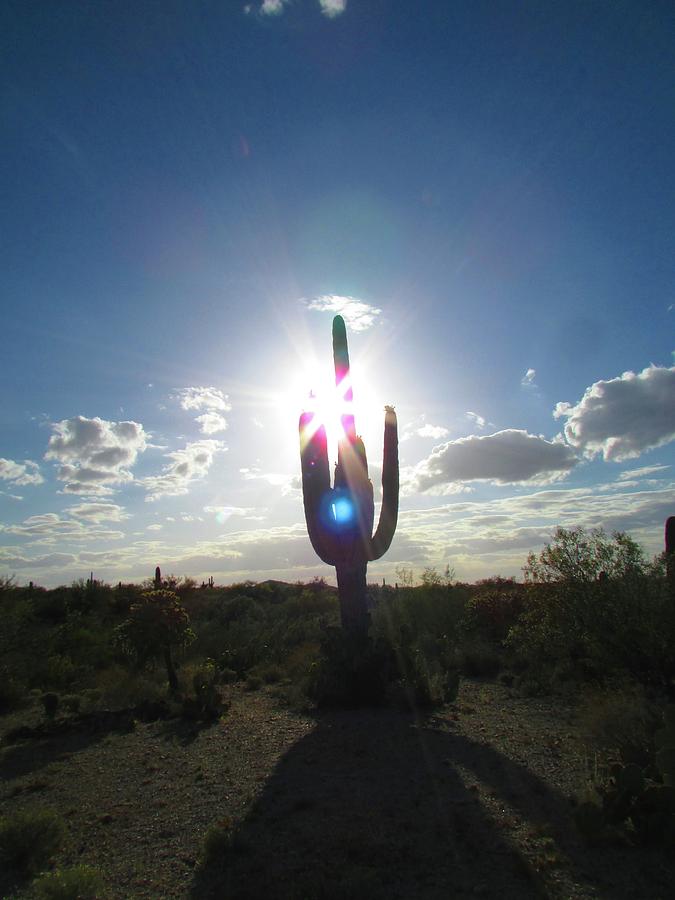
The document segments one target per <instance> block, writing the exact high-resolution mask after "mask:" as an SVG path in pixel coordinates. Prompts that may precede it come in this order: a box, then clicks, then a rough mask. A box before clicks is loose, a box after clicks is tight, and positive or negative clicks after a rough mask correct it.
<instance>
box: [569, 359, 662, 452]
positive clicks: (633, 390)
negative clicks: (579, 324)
mask: <svg viewBox="0 0 675 900" xmlns="http://www.w3.org/2000/svg"><path fill="white" fill-rule="evenodd" d="M553 415H554V417H555V418H556V419H561V418H565V419H567V422H566V423H565V428H564V432H565V439H566V440H567V442H568V443H569V444H570V445H571V446H572V447H574V448H575V449H577V450H580V451H582V453H584V455H585V456H587V457H594V456H597V455H599V454H602V456H603V458H604V459H605V460H607V461H613V462H621V461H622V460H626V459H635V458H636V457H638V456H640V455H641V454H642V453H644V452H645V451H646V450H651V449H653V448H654V447H661V446H662V445H663V444H667V443H669V442H670V441H672V440H675V366H674V367H673V368H670V369H667V368H663V367H658V366H649V367H648V368H646V369H643V370H642V372H640V373H639V374H637V375H636V374H635V373H634V372H624V374H623V375H620V376H619V377H618V378H612V379H610V380H609V381H596V382H595V383H594V384H592V385H591V386H590V387H589V388H586V392H585V393H584V396H583V397H582V398H581V400H579V402H578V403H576V404H575V405H574V406H572V405H571V404H570V403H558V405H557V406H556V408H555V411H554V413H553Z"/></svg>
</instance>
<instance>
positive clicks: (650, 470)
mask: <svg viewBox="0 0 675 900" xmlns="http://www.w3.org/2000/svg"><path fill="white" fill-rule="evenodd" d="M669 468H670V466H642V467H641V468H639V469H626V471H625V472H621V474H620V475H619V481H628V480H629V479H633V478H645V477H646V476H648V475H656V473H657V472H661V473H662V472H665V471H666V470H667V469H669Z"/></svg>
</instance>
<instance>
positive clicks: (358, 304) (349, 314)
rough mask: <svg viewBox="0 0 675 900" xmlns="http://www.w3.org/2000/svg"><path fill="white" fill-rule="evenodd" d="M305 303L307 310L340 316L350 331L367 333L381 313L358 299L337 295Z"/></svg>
mask: <svg viewBox="0 0 675 900" xmlns="http://www.w3.org/2000/svg"><path fill="white" fill-rule="evenodd" d="M305 303H306V304H307V309H312V310H316V311H317V312H330V313H333V314H334V315H340V316H342V318H343V319H344V320H345V323H346V324H347V325H348V326H349V327H350V328H351V330H352V331H367V330H368V329H369V328H371V327H372V326H373V325H374V324H375V320H376V319H377V317H378V316H379V315H380V313H381V312H382V310H381V309H378V308H377V307H376V306H371V305H370V304H369V303H366V302H365V301H364V300H359V299H358V297H341V296H339V295H338V294H324V295H323V296H321V297H315V298H314V299H313V300H306V301H305Z"/></svg>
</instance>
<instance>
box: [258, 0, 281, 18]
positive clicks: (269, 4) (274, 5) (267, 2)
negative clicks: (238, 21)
mask: <svg viewBox="0 0 675 900" xmlns="http://www.w3.org/2000/svg"><path fill="white" fill-rule="evenodd" d="M286 2H287V0H263V3H262V6H261V7H260V12H261V14H262V15H263V16H278V15H279V14H280V13H282V12H283V10H284V6H285V5H286Z"/></svg>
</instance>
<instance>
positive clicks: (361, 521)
mask: <svg viewBox="0 0 675 900" xmlns="http://www.w3.org/2000/svg"><path fill="white" fill-rule="evenodd" d="M333 360H334V363H335V383H336V385H337V388H338V392H339V394H340V396H341V399H342V400H343V401H344V403H343V412H342V416H341V418H342V431H343V433H342V436H341V438H340V440H339V442H338V459H337V464H336V466H335V478H334V483H333V487H332V488H331V485H330V471H329V465H328V447H327V440H326V428H325V426H324V424H323V423H322V422H321V421H319V420H318V417H317V416H316V414H315V412H313V411H311V410H310V411H308V412H304V413H303V414H302V415H301V416H300V461H301V466H302V493H303V500H304V504H305V519H306V521H307V531H308V533H309V539H310V541H311V542H312V546H313V547H314V550H315V551H316V553H317V555H318V556H319V557H320V558H321V559H322V560H323V561H324V562H325V563H328V565H330V566H335V568H336V570H337V581H338V593H339V597H340V613H341V619H342V627H343V628H344V629H345V630H346V631H349V632H355V633H361V634H364V633H365V632H366V631H367V629H368V608H367V600H366V568H367V565H368V562H369V561H370V560H373V559H379V558H380V557H381V556H382V555H383V554H384V553H386V551H387V550H388V549H389V545H390V544H391V541H392V538H393V536H394V531H395V530H396V520H397V518H398V426H397V423H396V413H395V412H394V410H393V408H392V407H391V406H387V407H385V416H384V459H383V466H382V509H381V511H380V520H379V523H378V526H377V530H376V531H375V534H372V530H373V521H374V518H375V506H374V502H373V485H372V482H371V481H370V479H369V478H368V461H367V458H366V449H365V447H364V445H363V441H362V440H361V438H360V437H358V436H357V434H356V425H355V422H354V413H353V409H352V401H353V392H352V387H351V381H350V377H349V351H348V349H347V332H346V328H345V323H344V320H343V318H342V316H336V317H335V318H334V319H333Z"/></svg>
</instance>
